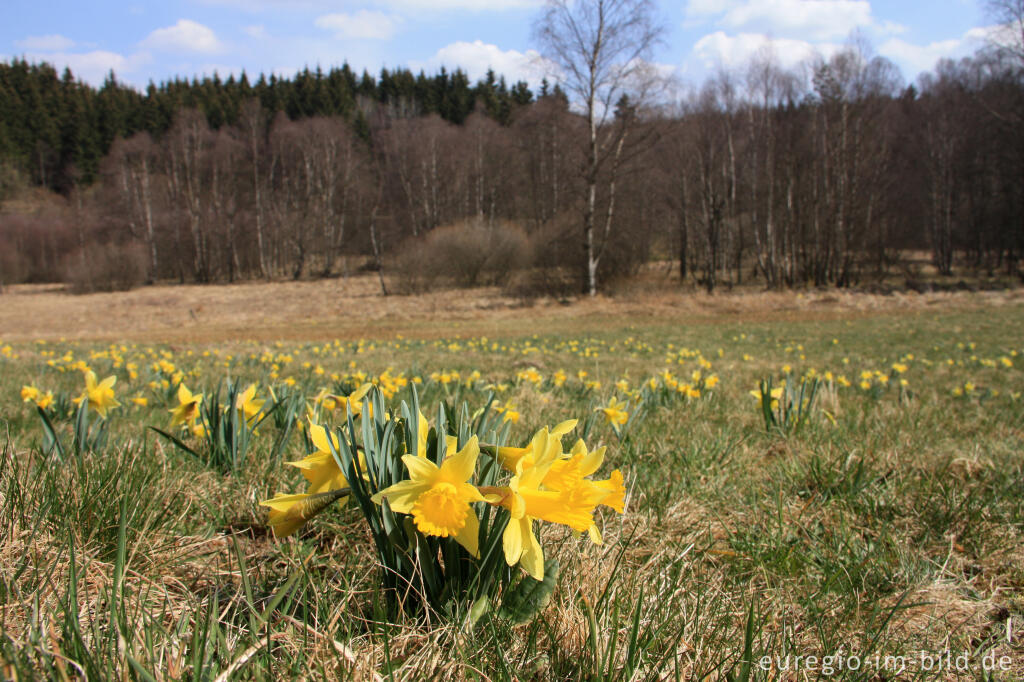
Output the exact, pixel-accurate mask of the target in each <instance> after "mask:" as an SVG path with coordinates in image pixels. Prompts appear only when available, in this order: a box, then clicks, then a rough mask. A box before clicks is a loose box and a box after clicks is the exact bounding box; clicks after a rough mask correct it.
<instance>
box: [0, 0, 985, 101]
mask: <svg viewBox="0 0 1024 682" xmlns="http://www.w3.org/2000/svg"><path fill="white" fill-rule="evenodd" d="M656 1H657V4H658V7H659V11H660V15H661V18H662V19H663V20H664V23H665V25H666V27H667V29H668V32H667V34H666V41H665V45H664V46H663V47H662V48H661V49H659V51H658V53H657V54H656V55H655V61H656V62H657V63H659V64H661V65H664V69H665V70H668V71H672V72H674V73H675V74H676V75H677V76H678V77H680V78H681V79H682V80H683V81H684V82H690V83H694V84H697V83H699V82H700V81H702V80H703V79H704V78H705V77H706V76H707V75H708V74H709V73H711V72H713V71H714V70H715V69H716V68H717V65H719V64H722V65H724V66H726V67H729V66H737V65H741V64H742V63H743V62H744V61H745V60H746V59H747V58H748V57H749V56H750V55H751V54H753V53H754V52H756V51H757V50H759V49H760V48H761V47H762V46H763V45H764V44H765V42H766V41H768V40H771V41H772V45H773V49H774V52H775V54H776V56H777V58H778V60H779V61H780V62H781V63H782V64H784V65H787V66H788V65H791V64H795V63H796V62H798V61H800V60H801V59H802V58H804V57H806V56H807V55H808V54H811V53H812V52H813V51H818V52H819V53H822V54H825V55H828V54H829V53H830V52H832V51H834V50H837V49H839V48H841V47H842V45H843V43H844V42H846V40H847V39H848V38H849V36H850V35H851V32H853V31H857V32H858V33H859V34H860V35H861V36H863V37H864V38H866V39H867V40H868V42H870V44H871V45H872V46H873V48H874V50H875V52H876V53H877V54H881V55H883V56H886V57H888V58H890V59H892V60H893V61H894V62H895V63H896V64H897V65H898V66H899V67H900V69H901V70H902V71H903V74H904V78H905V79H906V80H907V81H908V82H911V81H913V80H914V79H915V78H916V77H917V75H918V73H920V72H921V71H922V70H928V69H931V68H932V67H933V66H934V64H935V61H936V60H937V59H939V58H940V57H947V56H948V57H958V56H962V55H966V54H970V53H971V52H973V51H974V49H975V48H976V47H977V46H979V45H980V44H981V38H982V37H983V35H984V29H983V27H984V25H985V23H986V21H985V16H984V13H983V11H982V9H981V2H980V0H929V1H927V2H925V1H922V0H672V1H667V0H656ZM541 5H542V3H541V2H538V1H537V0H489V1H484V0H385V1H384V2H359V1H353V0H190V1H187V2H160V3H156V2H141V1H135V2H133V1H132V0H127V1H124V0H118V1H116V2H115V1H112V0H102V1H93V2H82V1H79V2H71V1H67V0H44V1H39V0H36V1H26V0H3V17H4V21H3V22H0V59H10V58H11V57H15V56H17V57H21V56H24V57H27V58H28V59H30V60H32V61H40V60H46V61H49V62H51V63H54V64H55V65H57V66H58V68H63V67H64V66H65V65H68V66H70V67H71V69H72V71H73V72H74V73H75V74H76V75H77V76H79V77H81V78H83V79H84V80H86V81H88V82H91V83H94V84H99V83H100V82H102V80H103V77H104V75H105V74H106V73H107V72H108V71H109V70H110V69H113V70H114V71H115V72H116V73H117V75H118V77H119V79H120V80H122V81H125V82H128V83H131V84H133V85H136V86H138V87H140V88H141V87H144V86H145V85H146V83H148V82H149V81H150V80H154V81H158V82H159V81H161V80H165V79H168V78H172V77H174V76H176V75H177V76H188V77H191V76H192V75H196V74H210V73H212V72H213V71H214V70H216V71H217V72H218V73H219V74H220V75H221V76H222V77H226V76H227V75H228V74H229V73H236V74H237V73H239V72H241V70H242V69H244V70H245V71H246V72H247V73H249V74H256V73H259V72H261V71H262V72H264V73H270V72H275V73H278V74H281V75H287V76H291V75H292V74H294V73H295V71H296V70H299V69H301V68H302V67H304V66H306V65H309V66H311V67H313V66H316V65H317V64H320V65H321V66H323V67H325V68H327V67H330V66H333V65H338V64H340V63H341V62H343V61H348V62H349V64H350V65H352V66H353V67H354V68H356V69H358V70H362V69H363V68H367V69H369V70H370V71H371V72H372V73H376V72H378V71H379V69H380V68H381V67H382V66H387V67H389V68H393V67H400V66H407V67H411V68H413V69H414V70H419V69H420V68H423V69H426V70H427V72H428V73H430V72H433V71H436V70H437V69H438V68H439V67H440V66H441V65H442V64H443V65H445V66H448V67H449V68H452V67H455V66H461V67H462V68H463V69H465V70H466V71H467V72H468V73H469V75H470V76H471V78H473V79H474V80H475V79H476V78H479V77H480V76H481V75H482V74H483V73H484V72H485V71H486V70H487V68H488V67H489V66H490V67H493V68H494V69H495V71H497V72H499V73H504V74H505V75H506V76H507V77H508V78H509V79H510V80H516V79H519V78H522V79H526V80H528V81H530V82H532V83H536V82H537V81H538V80H539V75H540V72H539V71H538V70H537V67H536V60H535V59H534V57H535V53H534V52H533V50H534V48H535V47H536V46H535V45H534V44H533V42H532V41H531V37H530V34H531V30H530V28H531V23H532V21H533V19H534V18H535V17H536V16H537V14H538V12H539V10H540V7H541Z"/></svg>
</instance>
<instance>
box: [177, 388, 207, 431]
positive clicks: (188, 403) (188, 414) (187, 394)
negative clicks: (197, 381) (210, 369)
mask: <svg viewBox="0 0 1024 682" xmlns="http://www.w3.org/2000/svg"><path fill="white" fill-rule="evenodd" d="M202 404H203V394H202V393H192V391H190V390H188V387H187V386H185V384H178V406H177V407H175V408H172V409H171V410H170V413H171V426H172V427H173V426H180V425H182V424H191V423H192V422H193V421H195V419H196V418H197V417H198V416H199V406H200V405H202Z"/></svg>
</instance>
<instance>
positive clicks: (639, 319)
mask: <svg viewBox="0 0 1024 682" xmlns="http://www.w3.org/2000/svg"><path fill="white" fill-rule="evenodd" d="M371 284H372V282H371V283H369V284H367V286H368V287H369V286H371ZM314 286H316V287H323V286H328V285H322V284H316V285H314V284H308V285H304V284H296V285H295V287H296V288H294V289H279V291H282V292H283V294H282V299H283V300H284V301H285V303H274V302H272V299H271V298H270V297H269V296H267V295H266V294H267V293H269V292H270V291H271V289H269V288H267V289H265V290H264V289H261V288H260V287H271V285H250V287H251V288H244V287H242V288H237V289H236V288H231V287H208V288H204V289H202V291H204V292H211V293H206V294H204V295H207V296H210V297H211V298H210V299H208V300H203V301H197V300H194V299H192V298H189V288H188V287H173V288H164V289H160V288H153V289H148V290H142V291H141V292H133V293H130V294H116V295H115V294H110V295H93V296H88V297H78V298H70V297H67V296H64V295H62V294H58V293H53V292H46V291H37V290H32V289H23V290H19V291H13V290H12V291H10V292H9V293H8V294H5V295H4V297H3V298H2V299H0V329H3V332H2V334H0V336H2V339H0V424H2V426H3V429H4V434H3V440H2V441H0V445H2V460H0V462H2V463H0V537H2V541H0V604H2V606H0V676H2V677H3V678H4V679H12V680H13V679H18V680H24V679H37V678H52V679H81V678H86V679H115V678H124V679H146V680H149V679H156V680H173V679H190V680H198V679H203V680H206V679H211V680H224V679H261V680H270V679H301V678H311V679H324V678H330V679H353V680H376V679H407V680H419V679H439V678H447V679H456V680H458V679H519V680H529V679H536V680H548V679H559V680H562V679H564V680H577V679H587V680H647V679H652V680H662V679H667V680H675V679H679V680H705V679H706V680H761V679H764V680H769V679H771V680H775V679H780V680H789V679H851V680H853V679H862V680H892V679H900V680H902V679H942V680H945V679H964V680H968V679H969V680H975V679H991V680H1017V679H1021V678H1024V648H1022V646H1024V644H1022V635H1021V631H1024V593H1022V588H1024V525H1022V524H1024V458H1022V452H1024V401H1022V397H1021V392H1022V390H1024V381H1022V376H1024V375H1022V372H1024V341H1022V339H1024V305H1022V302H1024V296H1021V295H1019V294H1018V293H1017V292H989V293H984V294H966V293H964V294H956V295H953V294H948V295H939V294H935V295H929V296H917V295H912V296H909V297H872V296H869V295H866V294H860V295H856V294H836V293H834V292H807V293H801V294H798V293H788V294H777V295H776V294H746V295H735V296H730V295H719V296H715V297H711V296H701V295H694V296H682V295H672V296H661V297H656V296H649V295H639V294H638V295H637V296H636V297H635V298H631V297H623V298H620V299H601V300H598V301H596V302H595V301H583V302H579V303H574V304H572V305H568V306H566V305H561V304H559V303H557V302H549V303H547V304H537V305H535V306H533V307H529V306H526V307H524V306H521V305H519V304H518V303H517V302H515V301H509V300H505V299H501V298H500V297H497V296H496V295H492V294H488V293H487V292H483V293H479V294H471V295H466V296H463V295H462V294H460V295H458V296H452V295H451V294H450V293H448V294H444V293H439V294H437V295H436V296H435V295H431V297H399V298H392V299H390V300H389V301H387V302H386V303H383V304H382V303H381V301H380V299H379V298H371V297H369V294H367V297H366V299H365V300H363V301H362V302H360V301H359V300H355V301H354V302H353V300H350V299H346V300H340V299H336V298H331V297H330V296H328V295H327V294H328V292H326V291H323V290H313V289H310V288H302V287H314ZM453 299H456V300H453ZM247 301H248V305H246V302H247ZM378 305H387V306H391V307H390V308H389V309H387V311H386V312H381V310H380V309H379V308H375V306H378ZM140 310H146V311H149V312H148V313H147V314H145V315H143V314H140V313H139V311H140ZM72 311H76V312H74V315H76V316H77V319H74V318H72V317H71V315H72ZM72 319H74V321H73V322H72V321H69V320H72ZM89 371H91V372H93V374H94V376H95V380H96V382H97V384H98V385H105V386H108V387H109V388H110V389H111V390H112V391H113V393H112V395H111V394H103V393H102V390H101V389H98V388H96V387H94V391H95V392H94V393H93V394H89V393H86V395H85V399H84V400H82V401H81V404H84V405H86V406H87V407H86V408H85V409H83V408H82V407H81V404H76V402H75V399H76V398H79V397H81V396H82V395H83V393H84V392H86V391H87V383H86V382H87V379H86V375H87V373H88V372H89ZM111 376H112V377H115V378H116V379H115V382H114V383H113V384H112V386H111V385H110V383H109V381H107V383H106V384H103V381H104V379H105V378H107V377H111ZM365 384H371V385H372V386H373V388H371V389H369V391H370V392H369V394H368V397H367V400H366V401H365V402H360V400H353V401H351V402H348V401H346V400H345V398H346V396H350V395H352V394H353V392H355V391H357V390H358V389H359V388H360V387H361V386H364V385H365ZM181 385H185V386H187V389H188V390H189V392H191V393H192V394H194V395H199V394H202V395H203V401H202V409H203V410H206V411H200V410H199V406H197V407H196V411H195V412H190V413H189V414H185V412H187V411H188V410H187V409H186V408H187V405H186V401H185V400H184V399H183V398H182V394H181V393H180V389H179V387H180V386H181ZM250 386H254V387H255V392H254V393H250V394H248V395H247V396H242V393H243V390H244V389H246V388H248V387H250ZM780 389H781V390H780ZM239 396H241V397H239ZM414 400H416V401H418V404H419V405H420V407H421V410H422V413H423V414H424V415H426V416H427V419H428V420H429V424H430V426H431V427H432V429H434V430H436V431H437V433H436V434H432V435H431V437H430V438H431V439H430V440H429V443H430V446H429V447H431V448H433V443H434V442H435V440H436V441H437V442H438V445H437V448H438V452H439V453H440V451H441V443H443V441H444V439H443V437H442V436H444V435H445V433H448V434H449V435H452V436H454V437H455V439H456V440H457V442H458V447H459V448H463V447H465V446H466V444H467V441H468V436H469V434H470V433H471V432H472V433H479V434H480V441H481V442H485V441H488V440H489V442H492V443H494V442H496V441H497V440H503V441H504V442H505V443H507V444H512V445H524V444H527V443H530V442H531V437H533V436H534V434H535V433H537V431H538V430H539V429H542V428H543V427H554V426H555V425H556V424H559V423H562V422H565V420H570V419H577V420H578V422H577V423H576V424H574V425H573V427H572V428H571V430H569V431H568V432H567V433H565V434H564V435H563V437H562V439H561V443H562V447H564V448H565V451H566V452H568V451H569V448H570V447H572V446H573V443H574V442H575V441H576V439H577V438H578V437H579V438H582V439H583V440H584V441H585V442H586V444H587V446H589V447H590V448H591V451H593V450H594V449H595V448H597V447H598V446H601V445H603V446H606V448H607V449H606V451H605V457H604V464H603V468H602V469H601V470H600V472H599V473H596V474H594V476H595V479H596V478H597V477H600V478H604V477H607V476H608V475H609V472H610V471H612V470H613V469H614V470H618V471H620V472H621V473H622V475H623V479H624V495H623V500H622V513H618V512H617V510H614V509H611V508H608V507H605V506H602V507H599V508H598V509H597V511H596V512H594V514H595V516H594V520H595V521H596V527H597V529H598V530H599V533H600V535H601V537H602V540H603V541H602V543H601V544H596V543H594V542H592V541H591V539H589V538H588V536H587V533H583V534H582V535H581V534H580V533H578V532H575V531H573V530H572V529H569V528H566V527H562V526H558V525H555V524H547V525H543V526H540V528H539V541H540V545H541V546H542V547H543V551H544V556H545V559H546V561H547V565H554V561H555V560H557V566H558V569H559V570H558V573H557V576H554V583H553V589H551V587H552V586H551V585H550V584H549V585H548V586H547V587H548V589H549V592H546V593H545V594H542V595H540V596H539V597H538V599H537V600H536V603H535V604H534V606H535V608H534V609H533V610H532V611H530V612H529V613H527V614H526V615H525V616H524V617H522V618H519V617H517V616H516V614H515V613H513V612H512V611H511V610H510V609H509V608H506V607H507V606H508V603H507V602H508V594H509V593H512V592H513V591H515V590H514V589H513V588H516V589H518V586H521V585H524V584H526V578H520V576H521V575H522V573H523V571H522V569H521V568H520V567H519V566H511V567H509V566H505V564H504V563H501V567H500V571H499V573H500V576H499V577H497V578H495V582H494V587H493V589H484V590H483V591H482V592H478V593H477V594H482V597H481V598H480V599H474V600H461V601H460V600H459V599H452V600H449V601H446V602H445V604H444V606H443V607H436V608H435V606H436V604H434V602H429V603H427V601H425V602H424V603H425V604H426V605H425V606H424V607H423V608H420V609H409V608H400V609H398V610H397V611H396V610H395V609H394V608H393V601H391V599H392V597H390V596H389V595H388V594H387V587H386V579H385V576H384V575H383V574H384V573H385V571H384V570H383V569H382V566H381V550H380V549H379V547H376V546H375V542H374V537H372V535H373V532H372V530H371V529H368V526H367V522H366V520H365V519H364V516H363V512H361V510H360V508H358V505H356V504H355V502H354V501H350V502H349V504H348V505H346V506H344V507H342V506H339V505H338V504H331V505H330V506H329V507H328V508H326V509H325V510H324V511H323V512H322V513H320V514H319V515H317V516H316V517H315V518H312V519H311V520H309V521H308V523H306V524H305V525H304V526H302V527H301V528H299V529H298V530H297V531H296V532H295V533H294V534H293V535H291V536H290V537H287V538H277V537H275V532H274V528H273V524H272V523H271V522H270V520H269V518H268V509H267V507H265V506H261V505H260V504H259V503H260V502H261V501H264V500H267V499H270V498H272V497H273V496H274V495H275V493H282V492H283V493H290V492H296V491H299V490H301V488H302V486H303V485H304V480H303V476H302V472H301V471H299V470H298V469H297V468H296V467H294V466H288V465H287V464H286V462H293V461H296V460H302V459H303V458H304V457H306V456H307V455H308V454H309V453H310V452H313V451H314V450H316V449H317V446H316V445H315V444H314V443H313V442H312V440H311V438H312V437H311V429H312V427H313V426H314V425H316V424H322V425H324V426H325V427H327V428H328V429H331V428H338V429H339V430H340V431H339V432H340V433H341V434H342V436H341V437H342V439H344V438H346V435H345V434H349V435H351V436H352V438H353V440H360V439H363V438H366V439H369V438H371V437H372V432H373V425H374V424H377V425H380V426H381V428H382V429H383V428H384V425H385V423H386V422H389V421H394V422H395V423H396V424H402V423H403V420H406V421H408V418H409V416H410V414H411V413H410V412H409V411H408V410H406V411H403V410H402V408H401V405H402V403H403V402H404V403H406V405H412V404H413V401H414ZM115 401H116V402H117V403H119V404H118V405H116V406H115V405H113V404H112V403H113V402H115ZM246 401H248V402H246ZM357 403H358V404H357ZM244 405H247V406H248V407H249V408H250V409H251V412H247V411H246V410H245V409H242V408H243V407H244ZM464 405H465V407H463V406H464ZM441 406H443V409H442V410H440V411H439V407H441ZM235 407H238V408H240V409H234V408H235ZM374 408H375V409H374ZM382 408H383V409H382ZM189 409H191V408H189ZM371 409H372V410H373V412H372V414H371ZM197 415H198V416H197ZM217 415H220V417H219V419H220V420H221V421H219V422H218V421H217V419H218V417H217ZM233 415H234V416H233ZM349 415H351V421H350V418H349ZM177 417H181V420H180V421H179V420H178V419H177ZM446 423H447V427H446V426H445V424H446ZM405 426H408V424H405ZM389 428H390V427H389ZM399 428H401V426H400V427H399ZM346 429H348V430H346ZM410 433H412V434H415V433H416V428H412V429H411V431H410ZM360 442H363V441H362V440H360ZM406 442H409V441H408V439H407V441H406ZM364 446H365V447H366V448H367V456H368V457H369V446H366V445H365V444H364ZM484 449H485V450H486V448H484ZM353 450H354V445H353ZM335 455H337V453H335ZM438 457H439V460H438V461H439V462H440V457H441V455H440V454H439V455H438ZM485 459H486V457H485V454H481V455H480V460H479V462H478V473H480V471H481V470H482V468H483V467H484V466H485V465H484V464H483V461H484V460H485ZM349 478H350V480H354V479H353V477H351V476H350V477H349ZM353 497H355V495H353ZM479 506H480V507H481V508H482V507H483V506H484V505H483V503H479ZM538 525H539V524H538ZM278 532H279V533H280V528H278ZM407 532H411V531H409V530H407ZM481 537H483V535H481ZM430 547H431V548H433V547H434V546H433V545H430ZM422 548H423V546H422V545H421V546H420V547H418V548H417V549H416V553H415V554H416V556H417V557H421V559H422V556H421V554H419V553H418V552H421V551H422ZM410 551H411V550H410ZM432 551H433V552H434V556H433V558H432V559H431V560H432V561H436V560H437V551H436V549H433V550H432ZM465 560H466V559H465V557H463V558H462V559H460V560H459V561H465ZM454 563H457V562H455V561H453V560H451V559H450V558H449V556H448V555H444V556H442V558H441V559H440V564H441V565H444V567H445V570H448V569H449V568H452V566H453V565H454ZM419 565H420V564H417V566H419ZM541 585H543V583H538V584H537V587H538V589H540V587H541ZM423 589H424V590H427V588H426V587H424V588H423ZM520 591H522V590H520ZM798 657H799V658H798Z"/></svg>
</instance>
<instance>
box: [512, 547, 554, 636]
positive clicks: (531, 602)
mask: <svg viewBox="0 0 1024 682" xmlns="http://www.w3.org/2000/svg"><path fill="white" fill-rule="evenodd" d="M557 581H558V561H557V560H556V559H547V560H546V561H545V562H544V580H536V579H535V578H532V577H531V576H525V577H524V578H523V579H522V580H521V581H520V582H519V584H517V585H516V586H515V587H513V588H512V589H510V590H508V591H507V592H506V593H505V598H504V599H503V600H502V603H501V609H500V610H499V611H498V614H499V615H500V616H502V617H503V618H507V619H508V620H511V621H512V622H513V623H515V624H516V625H522V624H523V623H528V622H530V621H531V620H533V618H534V617H535V616H536V615H537V614H538V613H540V612H541V611H543V610H544V607H546V606H547V605H548V602H549V601H551V593H552V592H554V591H555V583H556V582H557Z"/></svg>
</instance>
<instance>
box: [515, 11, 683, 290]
mask: <svg viewBox="0 0 1024 682" xmlns="http://www.w3.org/2000/svg"><path fill="white" fill-rule="evenodd" d="M663 33H664V28H663V27H662V26H661V25H660V24H659V23H658V22H657V21H656V19H655V6H654V3H653V2H651V0H548V3H547V4H546V5H545V7H544V9H543V11H542V12H541V14H540V16H539V17H538V19H537V22H536V24H535V25H534V35H535V37H536V39H537V42H538V43H539V44H540V48H541V50H540V51H541V54H542V55H543V57H544V58H545V59H547V60H548V62H549V63H550V64H551V65H552V66H553V67H554V68H555V69H556V70H557V72H558V73H557V74H555V76H556V78H557V79H558V81H559V82H560V83H561V84H562V87H563V88H564V89H565V91H566V92H567V93H568V95H569V97H570V100H573V103H574V104H575V105H576V106H577V107H579V108H581V109H582V113H583V115H584V117H585V118H586V135H587V138H586V148H587V152H586V162H585V164H584V166H583V167H582V169H581V171H580V173H581V175H582V180H583V182H584V186H585V193H584V198H583V215H582V237H583V252H584V265H585V269H586V272H585V281H584V288H585V290H586V292H587V293H588V294H590V295H591V296H594V295H596V294H597V286H598V282H597V268H598V265H599V263H600V260H601V253H602V251H603V247H604V244H605V243H606V241H607V234H608V233H609V232H610V230H611V229H612V225H613V222H612V221H613V219H614V210H615V180H616V172H617V171H618V169H619V164H620V161H621V158H622V151H623V147H624V144H625V141H626V137H627V135H628V134H629V132H630V130H631V129H632V128H633V126H634V124H635V122H636V119H635V116H632V115H626V116H623V115H618V116H617V115H616V112H617V111H619V112H621V111H622V107H619V106H617V105H619V104H620V103H622V102H623V101H626V102H629V103H630V104H631V108H632V110H634V111H635V110H636V109H637V108H639V107H642V106H643V105H644V104H646V103H647V102H648V101H649V100H650V98H651V95H652V93H653V91H654V90H655V89H656V87H657V85H658V82H659V78H658V77H657V74H656V72H655V70H654V69H653V68H652V67H651V65H650V58H651V56H652V54H653V51H654V48H655V46H656V45H657V44H658V43H659V42H660V40H661V37H662V34H663ZM624 98H625V100H624ZM599 195H601V196H599ZM599 205H600V206H601V207H602V209H603V211H602V215H600V216H598V207H599ZM599 220H600V225H601V228H602V229H603V234H599V233H597V228H598V223H599Z"/></svg>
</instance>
